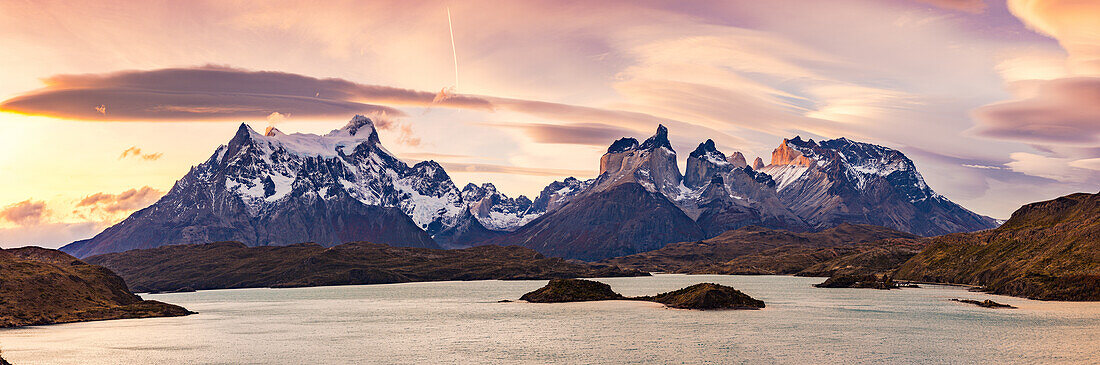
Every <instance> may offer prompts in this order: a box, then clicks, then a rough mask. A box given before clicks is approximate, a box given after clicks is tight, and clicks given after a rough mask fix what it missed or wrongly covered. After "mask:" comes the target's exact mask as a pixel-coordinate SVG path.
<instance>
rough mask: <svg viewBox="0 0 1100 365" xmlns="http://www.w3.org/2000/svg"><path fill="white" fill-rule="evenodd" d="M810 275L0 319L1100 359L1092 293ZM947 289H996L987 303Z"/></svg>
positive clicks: (419, 343) (232, 298) (209, 336)
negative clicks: (717, 289)
mask: <svg viewBox="0 0 1100 365" xmlns="http://www.w3.org/2000/svg"><path fill="white" fill-rule="evenodd" d="M821 280H822V279H820V278H799V277H790V276H719V275H714V276H710V275H693V276H686V275H658V276H655V277H646V278H609V279H600V281H603V282H606V283H608V284H611V286H612V287H613V288H614V289H615V290H616V291H618V292H620V293H622V294H623V295H628V296H632V295H645V294H656V293H658V292H664V291H669V290H675V289H679V288H682V287H685V286H688V285H691V284H695V283H700V282H716V283H720V284H725V285H730V286H733V287H735V288H738V289H740V290H741V291H743V292H745V293H747V294H749V295H751V296H753V297H755V298H757V299H761V300H763V301H765V302H766V303H767V308H766V309H764V310H759V311H707V312H702V311H689V310H674V309H667V308H664V307H662V306H661V305H659V304H655V303H649V302H631V301H607V302H589V303H565V304H534V303H523V302H513V303H497V301H498V300H501V299H516V298H518V297H519V296H520V295H522V294H523V293H526V292H528V291H531V290H534V289H537V288H539V287H541V286H542V285H544V284H545V283H546V282H545V281H476V282H434V283H411V284H392V285H363V286H341V287H321V288H296V289H238V290H213V291H200V292H195V293H174V294H157V295H145V297H146V298H147V299H156V300H161V301H165V302H169V303H174V304H179V305H182V306H184V307H186V308H188V309H191V310H194V311H198V312H200V313H199V314H197V315H192V316H188V317H179V318H153V319H133V320H116V321H103V322H88V323H75V324H64V325H54V326H41V327H28V328H19V329H9V330H2V331H0V348H2V349H3V351H4V352H3V353H4V357H5V358H7V359H8V360H10V361H12V362H13V363H15V364H17V365H20V364H138V363H158V364H164V363H189V364H190V363H234V364H236V363H283V364H286V363H371V362H376V363H423V362H432V363H438V362H447V363H499V362H509V363H515V362H526V363H546V362H569V363H622V362H651V363H653V362H656V363H669V362H677V363H679V362H687V363H707V362H710V363H799V364H809V363H882V362H889V363H960V362H991V363H1055V362H1065V363H1084V362H1091V361H1096V359H1098V358H1100V353H1098V351H1100V350H1098V349H1100V336H1097V334H1100V303H1065V302H1039V301H1031V300H1026V299H1020V298H1012V297H1003V296H993V295H987V294H981V293H971V292H967V291H966V290H963V289H960V288H955V287H946V286H925V287H923V288H919V289H903V290H890V291H880V290H870V289H817V288H813V287H811V286H810V285H811V284H813V283H816V282H820V281H821ZM949 298H972V299H994V300H996V301H998V302H1001V303H1007V304H1011V305H1014V306H1017V307H1020V308H1019V309H987V308H980V307H977V306H973V305H967V304H961V303H956V302H951V301H948V299H949Z"/></svg>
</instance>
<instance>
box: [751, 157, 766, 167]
mask: <svg viewBox="0 0 1100 365" xmlns="http://www.w3.org/2000/svg"><path fill="white" fill-rule="evenodd" d="M762 168H764V160H761V159H760V157H757V158H756V159H755V160H752V169H753V170H759V169H762Z"/></svg>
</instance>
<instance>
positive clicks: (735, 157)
mask: <svg viewBox="0 0 1100 365" xmlns="http://www.w3.org/2000/svg"><path fill="white" fill-rule="evenodd" d="M726 161H729V163H730V164H731V165H733V167H745V166H748V165H749V164H748V162H746V161H745V155H742V154H741V152H737V151H734V152H733V154H732V155H730V157H729V158H727V159H726Z"/></svg>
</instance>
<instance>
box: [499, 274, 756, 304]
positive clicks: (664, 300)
mask: <svg viewBox="0 0 1100 365" xmlns="http://www.w3.org/2000/svg"><path fill="white" fill-rule="evenodd" d="M619 299H625V300H644V301H650V302H657V303H661V304H664V305H666V306H668V307H670V308H678V309H700V310H705V309H761V308H764V302H763V301H761V300H757V299H754V298H752V297H750V296H748V295H746V294H744V293H742V292H741V291H739V290H737V289H734V288H731V287H728V286H725V285H721V284H714V283H702V284H695V285H692V286H689V287H686V288H683V289H680V290H675V291H671V292H667V293H661V294H657V295H653V296H641V297H624V296H622V294H619V293H616V292H615V291H613V290H611V286H610V285H607V284H604V283H601V282H597V281H592V280H583V279H557V280H551V281H550V282H549V283H547V284H546V286H544V287H542V288H539V289H538V290H535V291H532V292H530V293H527V294H524V295H523V296H522V297H520V300H525V301H528V302H532V303H565V302H585V301H594V300H619Z"/></svg>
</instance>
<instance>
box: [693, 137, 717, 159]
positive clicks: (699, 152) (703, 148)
mask: <svg viewBox="0 0 1100 365" xmlns="http://www.w3.org/2000/svg"><path fill="white" fill-rule="evenodd" d="M710 154H717V155H718V156H722V160H725V159H726V155H725V154H723V153H722V152H720V151H718V148H716V147H714V140H713V139H708V140H707V141H706V142H703V143H700V144H699V147H695V150H694V151H691V154H690V155H688V156H690V157H702V156H705V155H710Z"/></svg>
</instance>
